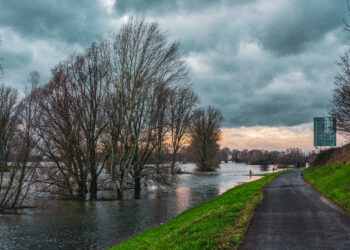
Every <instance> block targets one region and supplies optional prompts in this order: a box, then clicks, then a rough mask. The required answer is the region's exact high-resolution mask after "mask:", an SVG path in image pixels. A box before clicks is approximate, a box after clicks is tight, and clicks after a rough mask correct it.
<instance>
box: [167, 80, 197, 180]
mask: <svg viewBox="0 0 350 250" xmlns="http://www.w3.org/2000/svg"><path fill="white" fill-rule="evenodd" d="M197 102H198V97H197V96H196V95H195V94H194V92H193V90H192V89H191V88H190V87H188V86H185V87H183V86H181V87H179V88H175V89H174V90H173V91H172V92H171V95H170V98H169V105H170V134H171V148H172V157H171V173H172V174H173V173H174V172H175V163H176V155H177V152H178V151H179V149H180V148H181V147H182V146H183V145H184V144H185V143H186V142H188V137H189V133H190V121H191V118H192V115H193V113H192V112H193V109H194V107H195V105H196V104H197Z"/></svg>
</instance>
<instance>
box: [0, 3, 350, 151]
mask: <svg viewBox="0 0 350 250" xmlns="http://www.w3.org/2000/svg"><path fill="white" fill-rule="evenodd" d="M349 13H350V12H349V11H348V10H347V4H346V0H327V1H324V0H293V1H291V0H268V1H266V0H191V1H189V0H176V1H175V0H116V1H113V0H85V1H77V0H50V1H47V0H0V35H1V39H2V44H1V48H0V57H1V58H2V63H3V65H4V67H5V70H6V74H5V77H3V79H2V80H1V81H2V82H4V83H5V84H6V85H9V86H13V87H16V88H19V89H23V88H24V86H25V85H26V81H27V80H26V79H27V75H28V73H29V72H30V71H32V70H37V71H39V72H40V74H41V76H42V79H43V81H44V82H45V81H47V80H48V79H49V76H50V69H51V68H52V67H53V66H54V65H55V64H57V63H58V62H59V61H60V60H63V59H65V58H66V57H67V56H68V55H69V54H70V53H72V52H74V51H81V50H82V49H83V48H86V47H88V46H89V44H90V43H91V42H92V41H94V40H96V39H97V37H98V36H101V35H104V34H106V33H108V32H109V31H112V32H113V31H117V30H118V29H119V27H120V25H121V24H122V23H123V22H125V21H126V20H127V18H128V16H130V15H143V16H145V17H146V18H147V19H149V20H156V21H158V22H159V23H160V26H161V28H162V29H163V30H164V31H166V32H167V34H168V37H169V39H170V40H180V41H181V43H182V46H183V50H184V52H185V56H186V61H187V64H188V67H189V69H190V71H191V77H192V83H193V87H194V89H195V91H196V92H197V93H198V95H199V96H200V99H201V103H202V104H203V105H213V106H215V107H217V108H219V109H220V110H221V111H222V113H223V115H224V118H225V123H224V127H225V129H224V130H223V131H224V140H223V142H222V144H223V145H229V146H230V147H232V148H234V147H238V148H269V149H273V148H274V149H283V148H285V147H289V146H292V147H297V146H299V147H302V148H304V149H311V148H312V131H311V129H312V124H311V122H312V118H313V117H314V116H324V115H327V111H328V106H329V100H330V99H331V95H332V89H333V79H334V76H335V74H336V73H337V67H336V64H335V62H336V61H337V60H338V59H339V56H340V55H342V54H343V53H344V51H345V50H346V49H348V46H349V43H350V32H344V31H343V28H344V25H343V20H342V19H343V18H345V19H349V20H350V17H349Z"/></svg>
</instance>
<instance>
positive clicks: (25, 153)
mask: <svg viewBox="0 0 350 250" xmlns="http://www.w3.org/2000/svg"><path fill="white" fill-rule="evenodd" d="M38 80H39V75H38V73H37V72H32V73H31V75H30V79H29V81H30V84H31V88H30V90H28V91H26V94H25V97H24V98H23V99H22V101H21V102H20V103H18V99H17V91H16V90H14V89H12V88H6V87H5V86H3V85H1V86H0V213H1V212H4V211H5V210H6V209H8V208H20V207H22V205H23V204H24V201H25V199H26V197H27V195H28V192H29V190H30V186H31V184H32V181H33V177H34V173H35V167H36V165H35V163H32V162H30V156H31V154H32V152H33V150H34V148H35V146H36V142H37V141H36V138H35V135H34V128H33V125H32V121H33V117H34V115H35V112H36V111H37V108H36V105H35V100H34V96H33V95H32V94H31V93H32V91H34V89H35V88H36V84H37V82H38Z"/></svg>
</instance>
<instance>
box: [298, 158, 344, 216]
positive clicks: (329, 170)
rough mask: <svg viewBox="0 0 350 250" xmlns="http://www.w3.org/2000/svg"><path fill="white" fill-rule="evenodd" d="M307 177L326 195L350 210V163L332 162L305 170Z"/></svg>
mask: <svg viewBox="0 0 350 250" xmlns="http://www.w3.org/2000/svg"><path fill="white" fill-rule="evenodd" d="M304 177H305V179H306V180H307V181H308V182H310V183H311V184H312V185H313V186H314V187H315V188H316V189H318V190H319V191H320V192H321V193H322V194H323V195H324V196H326V197H327V198H329V199H331V200H333V201H335V202H336V203H338V204H339V205H340V206H341V207H343V208H344V210H346V211H348V212H350V163H332V164H328V165H325V166H321V167H310V168H307V169H305V170H304Z"/></svg>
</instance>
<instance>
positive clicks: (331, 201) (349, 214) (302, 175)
mask: <svg viewBox="0 0 350 250" xmlns="http://www.w3.org/2000/svg"><path fill="white" fill-rule="evenodd" d="M305 169H306V168H303V170H302V171H301V173H300V175H301V179H302V180H303V181H304V182H305V183H306V184H307V185H309V186H310V187H311V188H312V189H313V190H315V191H316V192H317V193H318V194H319V195H321V196H322V197H323V198H325V199H326V200H327V201H328V202H329V203H332V205H334V206H335V207H337V208H338V209H339V211H341V212H342V213H344V214H345V215H347V216H349V217H350V212H348V211H346V210H345V208H343V207H342V206H341V205H340V204H339V203H337V202H336V201H334V200H332V199H330V198H328V197H326V196H325V195H324V194H323V193H322V192H321V191H320V190H318V189H317V188H316V187H315V185H313V184H312V183H310V182H308V181H307V180H306V178H305V176H304V170H305Z"/></svg>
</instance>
